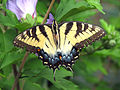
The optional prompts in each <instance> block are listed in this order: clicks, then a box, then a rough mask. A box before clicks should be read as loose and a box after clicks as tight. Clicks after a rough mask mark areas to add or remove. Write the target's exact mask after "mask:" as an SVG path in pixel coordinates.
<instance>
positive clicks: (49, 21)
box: [46, 13, 54, 24]
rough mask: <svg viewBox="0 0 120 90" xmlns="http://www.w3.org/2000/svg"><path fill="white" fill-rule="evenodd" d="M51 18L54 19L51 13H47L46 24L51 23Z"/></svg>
mask: <svg viewBox="0 0 120 90" xmlns="http://www.w3.org/2000/svg"><path fill="white" fill-rule="evenodd" d="M53 20H54V17H53V15H52V14H51V13H49V19H47V23H46V24H52V22H53Z"/></svg>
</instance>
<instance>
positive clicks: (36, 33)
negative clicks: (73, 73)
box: [14, 20, 105, 72]
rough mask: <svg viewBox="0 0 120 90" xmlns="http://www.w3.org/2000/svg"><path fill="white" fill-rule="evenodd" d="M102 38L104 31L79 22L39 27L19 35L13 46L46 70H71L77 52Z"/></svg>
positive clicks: (55, 23)
mask: <svg viewBox="0 0 120 90" xmlns="http://www.w3.org/2000/svg"><path fill="white" fill-rule="evenodd" d="M103 36H105V31H104V30H103V29H102V28H100V27H98V26H95V25H92V24H88V23H83V22H79V21H71V22H63V23H60V24H57V22H56V21H55V20H54V21H53V23H52V24H42V25H37V26H34V27H32V28H30V29H27V30H25V31H24V32H22V33H20V34H19V35H18V36H17V37H16V38H15V39H14V45H15V46H17V47H20V48H26V50H27V51H29V52H31V53H35V54H37V55H38V58H39V59H41V60H42V61H43V64H44V65H48V67H49V68H52V69H53V72H55V70H56V69H59V66H64V67H66V68H69V69H71V68H72V65H73V64H74V63H75V61H76V60H77V59H78V58H79V51H80V50H81V49H82V48H84V47H85V46H88V45H90V44H92V43H93V42H95V41H96V40H98V39H100V38H102V37H103Z"/></svg>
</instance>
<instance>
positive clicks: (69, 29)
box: [59, 22, 105, 48]
mask: <svg viewBox="0 0 120 90" xmlns="http://www.w3.org/2000/svg"><path fill="white" fill-rule="evenodd" d="M59 30H60V45H61V46H60V47H61V48H62V47H63V46H64V42H66V41H65V40H67V42H69V43H71V45H72V46H75V47H76V48H83V47H84V46H87V45H88V44H91V43H92V42H94V41H95V40H98V39H100V38H101V37H103V36H104V35H105V31H104V30H103V29H102V28H100V27H98V26H95V25H91V24H87V23H82V22H65V23H61V24H60V25H59ZM61 42H62V43H61Z"/></svg>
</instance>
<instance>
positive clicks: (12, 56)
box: [0, 51, 23, 68]
mask: <svg viewBox="0 0 120 90" xmlns="http://www.w3.org/2000/svg"><path fill="white" fill-rule="evenodd" d="M22 57H23V54H20V53H17V52H15V51H14V52H10V53H7V54H6V55H5V56H4V58H3V62H2V65H1V67H0V68H4V67H6V66H8V65H10V64H12V63H14V62H15V61H17V60H21V59H22Z"/></svg>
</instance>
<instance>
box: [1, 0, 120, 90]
mask: <svg viewBox="0 0 120 90" xmlns="http://www.w3.org/2000/svg"><path fill="white" fill-rule="evenodd" d="M6 1H7V0H3V1H0V90H10V89H11V88H12V85H13V83H14V75H13V70H12V69H13V67H12V65H13V64H16V66H17V70H18V68H19V66H20V64H21V60H22V58H23V57H24V54H25V50H22V49H19V48H16V47H14V45H13V40H14V38H15V36H16V35H18V33H19V32H22V31H24V30H26V29H28V28H31V27H32V26H34V25H36V24H40V23H41V22H42V20H43V18H44V15H45V14H46V12H47V9H48V7H49V4H50V1H49V0H45V1H43V0H41V1H39V0H38V3H37V18H34V19H33V18H32V16H30V15H29V14H28V15H27V16H26V18H22V19H21V21H18V20H17V17H16V15H15V14H13V13H12V12H11V11H9V10H7V9H6V8H5V7H6ZM118 2H119V1H118V0H109V1H108V0H102V4H103V5H104V6H107V5H108V6H109V7H111V9H112V8H114V7H116V8H118V10H119V8H120V3H118ZM106 3H107V5H106ZM111 4H113V5H114V7H113V6H112V5H111ZM96 10H98V11H97V12H96ZM115 10H116V9H115ZM106 11H107V10H106V9H105V8H104V9H103V7H102V5H101V3H100V0H56V2H55V3H54V6H53V8H52V10H51V13H52V14H54V17H55V19H56V20H57V21H58V22H61V21H81V22H83V21H85V22H87V20H91V21H90V22H91V23H96V25H98V24H99V23H100V25H101V27H102V28H103V29H104V30H105V31H106V36H105V37H104V38H102V39H101V40H99V41H97V42H95V43H93V44H92V45H91V46H88V47H85V48H84V49H82V51H81V52H80V55H81V56H80V58H79V60H77V61H76V63H75V65H74V66H73V73H72V72H70V71H68V70H66V69H65V68H63V67H61V68H60V70H57V71H56V73H55V78H56V81H54V79H53V78H54V75H53V71H52V70H51V69H49V68H48V67H46V66H44V65H43V64H42V61H41V60H38V58H37V56H36V55H34V54H29V57H28V58H27V61H26V63H25V66H24V68H23V70H22V72H21V73H22V75H21V76H20V78H19V82H20V87H21V89H23V90H93V89H95V90H119V89H120V81H119V80H120V77H119V76H120V73H119V69H120V55H119V54H120V23H119V21H120V16H119V15H120V12H118V11H115V12H117V13H119V14H118V15H116V16H112V15H109V13H107V12H106ZM5 12H6V13H5ZM98 12H100V13H101V14H102V15H100V13H99V14H97V13H98ZM110 12H111V11H110ZM113 12H114V10H112V13H113ZM105 13H106V14H105ZM104 14H105V15H104ZM91 16H93V17H91ZM101 16H102V18H101ZM93 18H94V19H93ZM98 18H99V19H100V20H98ZM92 19H93V20H92ZM99 21H100V22H99ZM98 26H99V25H98Z"/></svg>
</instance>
